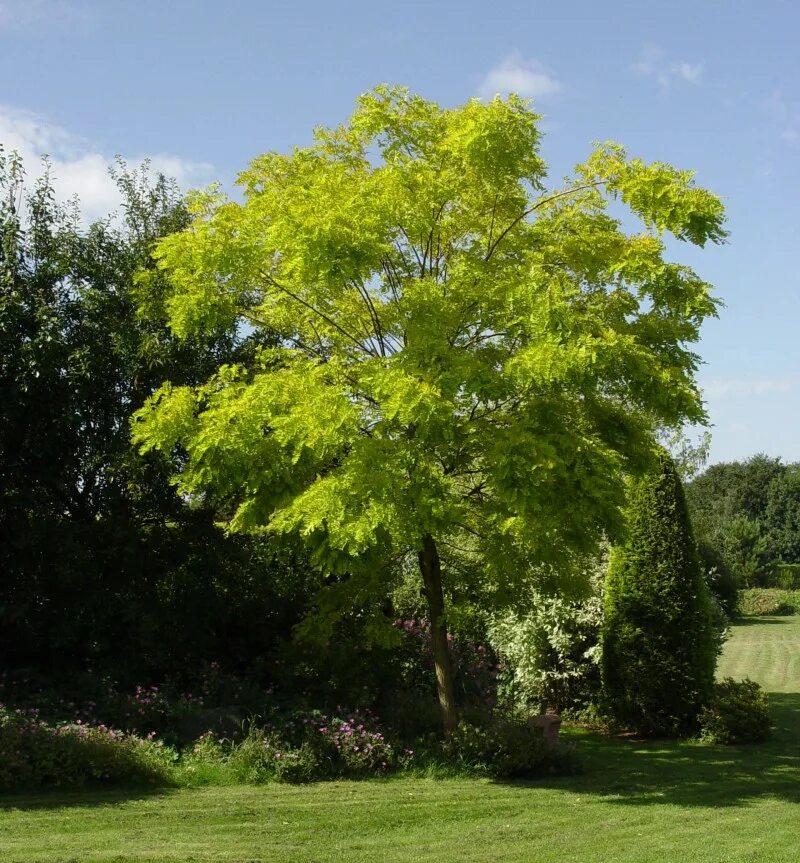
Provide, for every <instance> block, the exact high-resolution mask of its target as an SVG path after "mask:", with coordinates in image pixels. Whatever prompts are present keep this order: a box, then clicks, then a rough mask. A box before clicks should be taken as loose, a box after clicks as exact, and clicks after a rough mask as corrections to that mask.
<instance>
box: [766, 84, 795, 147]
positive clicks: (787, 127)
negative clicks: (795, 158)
mask: <svg viewBox="0 0 800 863" xmlns="http://www.w3.org/2000/svg"><path fill="white" fill-rule="evenodd" d="M761 110H762V112H763V113H764V115H765V116H766V118H767V120H768V121H769V122H770V124H771V125H772V126H773V129H774V131H775V132H777V136H778V138H779V139H780V140H781V141H783V142H784V143H785V144H788V145H789V146H790V147H797V146H800V103H798V102H797V101H796V100H791V99H789V98H787V97H786V96H785V95H784V93H783V91H782V90H773V92H772V93H771V94H770V95H769V96H768V97H767V98H766V99H764V100H763V101H762V102H761Z"/></svg>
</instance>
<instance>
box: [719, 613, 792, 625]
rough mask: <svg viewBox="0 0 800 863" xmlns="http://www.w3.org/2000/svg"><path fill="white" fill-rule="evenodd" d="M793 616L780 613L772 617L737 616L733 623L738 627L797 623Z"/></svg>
mask: <svg viewBox="0 0 800 863" xmlns="http://www.w3.org/2000/svg"><path fill="white" fill-rule="evenodd" d="M793 617H794V615H793V614H778V615H772V616H771V617H737V618H736V620H734V621H733V625H734V626H735V627H737V628H738V627H740V626H764V624H767V623H777V624H782V623H783V624H786V623H795V622H796V621H794V620H793V619H792V618H793Z"/></svg>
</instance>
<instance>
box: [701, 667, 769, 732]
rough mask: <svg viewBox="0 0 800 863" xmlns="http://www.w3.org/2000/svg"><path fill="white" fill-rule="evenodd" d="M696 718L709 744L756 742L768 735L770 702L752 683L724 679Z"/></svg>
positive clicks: (756, 685) (759, 688) (728, 678)
mask: <svg viewBox="0 0 800 863" xmlns="http://www.w3.org/2000/svg"><path fill="white" fill-rule="evenodd" d="M699 718H700V729H701V731H700V735H701V738H702V739H703V740H705V741H706V742H708V743H726V744H733V743H758V742H760V741H762V740H766V739H767V737H768V736H769V728H770V722H769V701H768V699H767V696H766V693H765V692H764V691H763V690H762V689H761V687H760V686H759V685H758V684H757V683H754V682H753V681H752V680H733V679H732V678H730V677H726V678H725V679H724V680H723V681H722V682H721V683H717V685H716V686H715V687H714V695H713V697H712V698H711V701H710V702H709V703H708V704H707V705H706V706H705V707H704V708H703V710H702V711H701V712H700V717H699Z"/></svg>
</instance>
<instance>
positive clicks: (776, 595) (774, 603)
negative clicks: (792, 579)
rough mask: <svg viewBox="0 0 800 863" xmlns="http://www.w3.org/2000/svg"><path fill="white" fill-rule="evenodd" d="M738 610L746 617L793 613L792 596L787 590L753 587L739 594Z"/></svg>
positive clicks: (793, 603)
mask: <svg viewBox="0 0 800 863" xmlns="http://www.w3.org/2000/svg"><path fill="white" fill-rule="evenodd" d="M739 610H740V611H741V613H742V614H743V615H745V616H747V617H760V616H765V615H782V614H794V613H795V610H796V609H795V602H794V597H793V596H792V594H791V592H790V591H788V590H778V589H776V588H769V587H754V588H751V589H750V590H743V591H742V592H741V593H740V595H739Z"/></svg>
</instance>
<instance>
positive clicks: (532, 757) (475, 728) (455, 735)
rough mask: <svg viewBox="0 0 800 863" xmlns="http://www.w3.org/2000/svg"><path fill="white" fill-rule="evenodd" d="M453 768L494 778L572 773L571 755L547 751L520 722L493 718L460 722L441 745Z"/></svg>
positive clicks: (533, 731)
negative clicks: (476, 721) (484, 720)
mask: <svg viewBox="0 0 800 863" xmlns="http://www.w3.org/2000/svg"><path fill="white" fill-rule="evenodd" d="M442 751H443V754H444V757H445V759H446V760H447V761H449V762H450V763H451V764H452V765H453V766H455V767H457V768H459V769H461V770H465V771H466V772H469V773H475V774H478V775H484V776H493V777H497V778H501V777H502V778H512V777H519V778H522V777H530V776H541V775H543V774H546V773H564V772H573V771H574V770H575V764H574V762H573V760H572V756H571V752H570V751H568V750H562V749H552V748H550V747H549V746H548V745H547V744H546V742H545V739H544V736H543V734H542V730H541V729H540V728H531V727H530V726H529V725H528V724H527V722H525V721H524V720H521V719H516V718H514V719H512V718H507V717H498V716H493V717H491V719H490V720H489V721H487V722H484V723H480V724H476V723H472V722H468V721H463V720H462V721H461V722H460V723H459V724H458V725H457V726H456V728H455V730H454V731H453V732H451V734H450V736H449V737H448V738H447V739H446V740H445V741H444V743H443V744H442Z"/></svg>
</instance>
